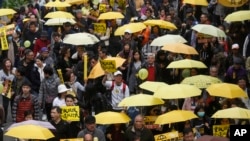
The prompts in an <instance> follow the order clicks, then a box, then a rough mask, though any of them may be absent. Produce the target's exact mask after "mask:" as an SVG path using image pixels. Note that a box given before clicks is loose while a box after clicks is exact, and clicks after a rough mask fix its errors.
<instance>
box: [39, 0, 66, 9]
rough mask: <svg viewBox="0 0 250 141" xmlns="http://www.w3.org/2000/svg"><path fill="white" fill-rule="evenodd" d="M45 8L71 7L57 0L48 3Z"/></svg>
mask: <svg viewBox="0 0 250 141" xmlns="http://www.w3.org/2000/svg"><path fill="white" fill-rule="evenodd" d="M44 6H45V7H70V6H71V5H70V4H69V3H67V2H61V1H59V0H55V1H50V2H48V3H47V4H45V5H44Z"/></svg>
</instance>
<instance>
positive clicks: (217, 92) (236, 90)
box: [206, 83, 247, 98]
mask: <svg viewBox="0 0 250 141" xmlns="http://www.w3.org/2000/svg"><path fill="white" fill-rule="evenodd" d="M206 90H207V92H208V93H209V94H210V95H211V96H218V97H225V98H239V97H247V94H246V93H245V91H244V90H242V89H241V88H240V87H239V86H238V85H236V84H230V83H217V84H212V85H210V86H209V87H207V89H206Z"/></svg>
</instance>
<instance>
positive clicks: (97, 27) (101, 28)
mask: <svg viewBox="0 0 250 141" xmlns="http://www.w3.org/2000/svg"><path fill="white" fill-rule="evenodd" d="M94 31H95V32H96V33H106V24H105V23H94Z"/></svg>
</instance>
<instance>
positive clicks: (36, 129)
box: [4, 125, 54, 140]
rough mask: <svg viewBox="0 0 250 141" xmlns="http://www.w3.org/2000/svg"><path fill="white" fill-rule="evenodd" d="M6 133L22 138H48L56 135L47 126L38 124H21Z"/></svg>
mask: <svg viewBox="0 0 250 141" xmlns="http://www.w3.org/2000/svg"><path fill="white" fill-rule="evenodd" d="M4 135H6V136H11V137H14V138H20V139H40V140H47V139H50V138H53V137H54V135H53V134H52V133H51V131H50V130H49V129H47V128H44V127H41V126H38V125H20V126H16V127H13V128H11V129H9V130H8V131H7V132H6V133H5V134H4Z"/></svg>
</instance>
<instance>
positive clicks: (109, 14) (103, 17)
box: [98, 12, 124, 20]
mask: <svg viewBox="0 0 250 141" xmlns="http://www.w3.org/2000/svg"><path fill="white" fill-rule="evenodd" d="M123 18H124V16H123V15H122V14H121V13H120V12H106V13H102V14H101V15H100V16H99V17H98V20H111V19H123Z"/></svg>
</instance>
